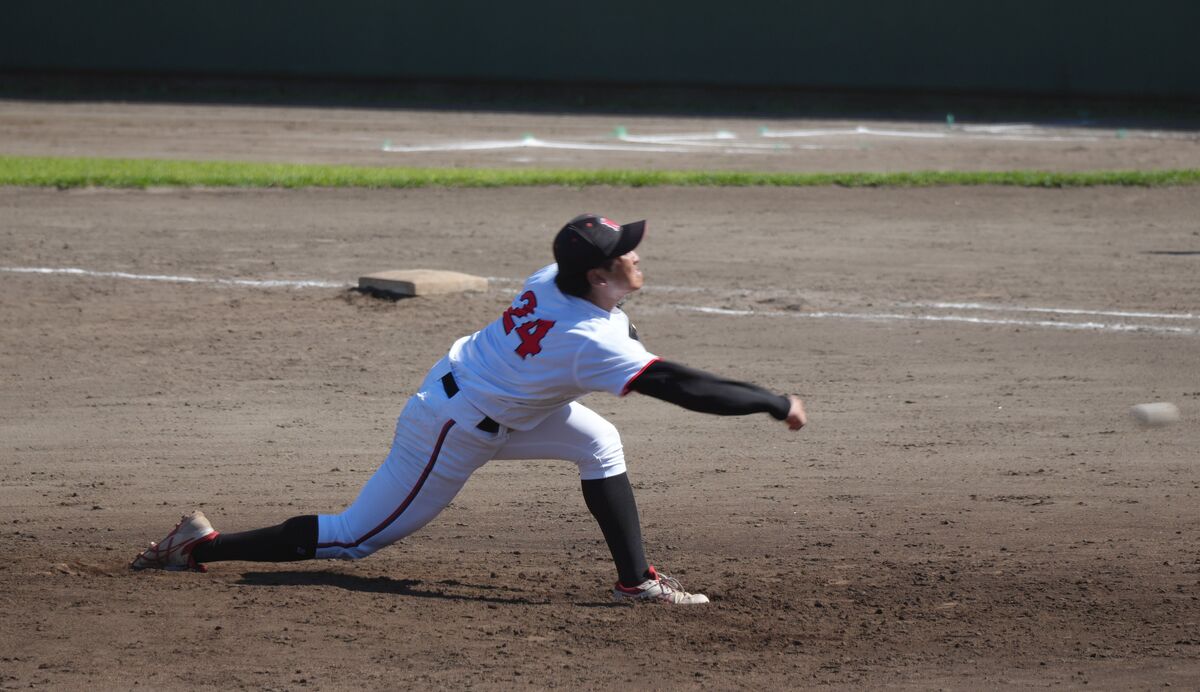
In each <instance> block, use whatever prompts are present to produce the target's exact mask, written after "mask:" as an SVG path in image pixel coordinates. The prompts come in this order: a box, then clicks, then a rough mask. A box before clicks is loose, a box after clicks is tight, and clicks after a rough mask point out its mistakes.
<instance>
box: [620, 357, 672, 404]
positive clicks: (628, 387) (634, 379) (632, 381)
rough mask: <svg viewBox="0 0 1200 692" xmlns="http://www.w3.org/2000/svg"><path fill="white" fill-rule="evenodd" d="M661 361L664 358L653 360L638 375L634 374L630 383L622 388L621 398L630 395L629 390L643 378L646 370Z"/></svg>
mask: <svg viewBox="0 0 1200 692" xmlns="http://www.w3.org/2000/svg"><path fill="white" fill-rule="evenodd" d="M660 360H662V358H651V359H650V362H648V363H646V364H645V365H643V366H642V369H641V370H638V371H637V372H636V373H634V375H633V377H630V378H629V381H628V382H626V383H625V386H624V387H622V388H621V396H625V395H626V394H628V393H629V390H630V389H632V388H633V383H634V382H635V381H637V378H639V377H641V376H642V373H644V372H646V368H648V367H650V366H651V365H654V364H655V363H657V362H658V361H660Z"/></svg>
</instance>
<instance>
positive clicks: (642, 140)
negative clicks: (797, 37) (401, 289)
mask: <svg viewBox="0 0 1200 692" xmlns="http://www.w3.org/2000/svg"><path fill="white" fill-rule="evenodd" d="M610 136H611V135H610ZM757 136H758V138H760V139H775V140H779V139H806V138H807V139H811V138H820V137H841V138H845V137H867V138H871V137H890V138H902V139H915V140H955V141H970V140H989V141H1001V142H1003V141H1009V142H1098V141H1100V140H1101V139H1103V138H1102V137H1100V136H1097V135H1095V134H1092V133H1090V132H1089V133H1086V134H1085V133H1082V132H1079V131H1078V130H1075V131H1071V130H1065V131H1064V130H1063V129H1062V128H1058V129H1053V128H1050V127H1044V126H1037V125H1033V124H1030V123H1013V124H984V125H961V124H960V125H952V126H947V127H945V128H944V129H942V130H933V129H912V130H897V129H890V128H882V127H868V126H865V125H858V126H855V127H848V128H809V129H792V130H775V129H771V128H769V127H761V128H759V129H758V133H757ZM1114 136H1116V137H1120V138H1152V139H1153V138H1169V137H1175V136H1176V135H1174V134H1172V133H1165V132H1158V131H1130V130H1125V129H1121V130H1116V131H1115V133H1114ZM616 140H617V142H619V143H605V142H597V141H595V138H585V139H584V140H545V139H540V138H538V137H535V136H533V135H526V136H524V137H522V138H520V139H511V140H477V141H469V140H468V141H457V142H447V143H443V144H418V145H412V146H397V145H393V144H392V143H391V141H390V140H387V141H385V142H384V144H383V149H382V150H383V151H385V152H392V153H408V154H411V153H429V152H445V151H487V150H501V149H530V148H532V149H565V150H577V151H621V152H643V153H654V154H664V153H688V152H695V151H699V150H703V149H706V148H707V149H710V150H711V149H717V150H719V151H721V152H723V153H727V154H753V153H762V152H771V151H782V150H793V149H803V150H812V149H841V148H845V147H837V146H823V145H814V144H807V145H788V144H782V143H779V142H775V143H772V144H762V143H754V142H748V141H746V138H744V137H742V136H740V135H738V134H737V133H736V132H731V131H729V130H717V131H715V132H711V131H710V132H688V133H673V134H659V135H633V134H629V133H628V132H627V131H625V129H624V128H618V130H617V134H616Z"/></svg>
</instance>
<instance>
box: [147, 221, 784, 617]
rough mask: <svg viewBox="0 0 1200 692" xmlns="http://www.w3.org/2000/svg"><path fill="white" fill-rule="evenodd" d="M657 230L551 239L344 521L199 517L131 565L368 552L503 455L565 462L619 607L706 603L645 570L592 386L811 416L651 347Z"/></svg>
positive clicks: (410, 416) (433, 378)
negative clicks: (608, 564)
mask: <svg viewBox="0 0 1200 692" xmlns="http://www.w3.org/2000/svg"><path fill="white" fill-rule="evenodd" d="M645 230H646V222H645V221H637V222H634V223H630V224H626V225H623V226H622V225H619V224H617V223H614V222H613V221H610V220H608V219H607V218H604V217H601V216H596V215H592V214H584V215H581V216H577V217H576V218H574V219H572V220H571V221H570V222H568V223H567V224H566V225H565V226H564V227H563V228H562V230H560V231H559V232H558V234H557V235H556V236H555V238H554V246H553V247H554V259H555V263H554V264H551V265H549V266H546V267H543V268H542V269H539V270H538V271H537V272H535V273H534V274H533V275H532V276H530V277H529V278H528V279H527V280H526V282H525V284H524V286H523V287H522V288H521V290H520V292H519V293H518V294H517V297H516V299H515V300H513V302H512V304H511V306H510V307H509V308H508V309H507V310H505V311H504V313H503V314H502V315H500V316H499V317H498V318H497V319H496V320H495V321H494V322H492V323H491V324H489V325H487V326H486V327H484V328H483V329H481V330H479V331H477V332H475V333H474V334H471V335H470V336H466V337H463V338H461V339H459V340H458V341H456V342H455V343H454V345H453V346H452V347H451V348H450V351H449V353H448V354H447V355H446V356H445V357H443V358H442V359H441V360H439V361H438V362H437V363H436V364H435V365H434V366H433V368H432V369H431V370H430V371H429V374H428V375H427V376H426V377H425V380H424V382H422V383H421V386H420V388H419V389H418V390H417V392H416V394H414V395H413V396H412V397H411V398H410V399H409V400H408V403H407V404H406V405H405V407H404V410H403V411H402V412H401V414H400V418H399V420H398V421H397V423H396V434H395V439H394V441H393V443H392V448H391V452H390V453H389V454H388V456H387V459H386V460H385V461H384V462H383V464H382V465H381V466H380V468H379V469H378V470H377V471H376V472H375V474H374V475H373V476H372V477H371V478H370V479H369V480H368V481H367V483H366V485H365V486H364V487H363V488H362V490H361V491H360V492H359V495H358V498H357V499H355V501H354V502H353V503H352V504H351V505H350V506H349V507H347V508H346V509H344V510H343V511H342V512H341V513H339V514H322V515H305V516H297V517H292V518H291V519H288V520H287V521H285V522H283V523H282V524H279V525H277V526H271V527H268V528H262V529H257V530H254V531H246V532H242V533H234V534H224V535H222V534H220V533H218V532H217V531H216V530H214V529H213V527H212V525H211V524H210V523H209V521H208V519H207V518H206V517H205V516H204V515H203V514H202V513H200V512H193V513H192V514H190V515H187V516H184V517H183V518H182V519H181V520H180V522H179V524H178V525H176V526H175V528H174V530H172V531H171V533H169V534H167V536H166V538H164V539H163V540H161V541H159V542H158V543H151V544H150V547H149V548H148V549H147V550H145V551H144V552H142V553H141V554H139V555H138V556H137V557H136V558H134V560H133V562H132V564H131V565H130V566H131V567H132V568H133V569H135V570H141V569H147V568H157V569H167V570H188V569H190V570H198V571H206V568H205V567H204V565H205V564H206V563H209V562H217V561H221V560H248V561H257V562H284V561H291V560H308V559H314V558H340V559H358V558H362V557H366V556H367V555H370V554H371V553H373V552H375V551H376V550H379V549H380V548H383V547H384V546H388V545H391V544H392V543H395V542H396V541H399V540H400V539H402V538H404V537H405V536H408V535H409V534H411V533H413V532H414V531H416V530H417V529H419V528H421V527H422V526H424V525H425V524H427V523H428V522H429V521H430V520H432V519H433V518H434V517H436V516H437V515H438V513H439V512H441V511H442V509H443V508H445V507H446V505H447V504H449V503H450V501H451V500H452V499H453V498H454V496H455V494H456V493H457V492H458V491H459V489H460V488H462V487H463V484H464V483H466V481H467V478H469V477H470V476H471V473H472V472H474V471H475V470H476V469H478V468H479V467H481V466H483V465H484V464H486V463H487V462H488V461H489V460H491V459H563V460H567V461H571V462H574V463H575V464H576V465H577V466H578V467H579V476H580V479H581V484H582V487H583V497H584V500H585V502H586V504H587V507H588V510H589V511H590V512H591V513H592V515H593V516H594V517H595V518H596V521H597V523H599V525H600V530H601V532H602V533H603V535H604V539H605V541H606V543H607V544H608V548H609V551H610V552H611V553H612V557H613V561H614V562H615V563H616V568H617V579H618V581H617V582H616V585H615V586H614V587H613V592H612V594H613V598H614V599H616V600H635V601H643V600H644V601H655V602H664V603H675V604H693V603H707V602H708V598H707V597H705V596H704V595H703V594H693V593H688V592H687V591H685V590H684V589H683V588H682V587H681V586H680V584H679V582H678V581H676V580H675V579H672V578H671V577H668V576H667V575H665V574H662V573H659V572H658V571H657V570H656V569H655V568H654V567H653V566H651V565H650V564H649V563H648V562H647V561H646V556H645V554H644V552H643V547H642V535H641V526H640V523H639V520H638V511H637V504H636V502H635V501H634V497H633V488H632V487H631V486H630V484H629V476H628V474H627V473H626V470H625V455H624V451H623V449H622V446H621V438H620V435H619V434H618V433H617V430H616V428H615V427H613V425H612V424H611V423H609V422H608V421H606V420H605V419H604V418H602V417H601V416H600V415H599V414H597V413H595V412H594V411H592V410H591V409H589V408H587V407H586V406H584V405H583V404H580V403H579V402H578V401H577V399H579V398H580V397H582V396H583V395H585V394H587V393H588V392H601V391H603V392H609V393H611V394H614V395H616V396H625V395H626V394H628V393H629V392H637V393H639V394H644V395H647V396H651V397H655V398H658V399H662V400H664V401H668V402H671V403H673V404H677V405H679V406H682V407H685V408H688V409H691V410H693V411H701V412H705V413H712V414H717V415H725V416H738V415H746V414H751V413H768V414H770V415H771V416H773V417H775V418H776V419H778V420H780V421H783V422H784V423H785V424H786V425H787V427H788V428H789V429H790V430H799V429H800V428H802V427H803V426H804V424H805V423H806V420H807V419H806V414H805V411H804V405H803V403H802V402H801V400H800V399H799V398H798V397H796V396H784V395H779V394H774V393H771V392H769V391H767V390H765V389H763V388H761V387H758V386H755V385H752V384H747V383H744V382H737V381H733V380H728V379H723V378H720V377H717V376H715V375H711V374H709V373H706V372H702V371H699V370H695V369H692V368H688V367H686V366H683V365H680V364H678V363H673V362H671V361H667V360H662V359H660V358H658V357H657V356H655V355H653V354H651V353H650V352H649V351H647V350H646V349H645V347H644V346H643V345H642V344H641V342H640V341H639V340H638V335H637V332H636V330H635V329H634V328H633V325H632V324H630V322H629V318H628V317H626V315H625V313H624V312H623V311H622V310H621V309H620V308H619V307H618V304H619V303H620V302H621V301H622V299H624V298H625V297H626V296H628V295H629V294H631V293H633V292H634V291H637V290H638V289H639V288H641V287H642V283H643V277H642V272H641V269H640V268H639V266H638V264H639V258H638V255H637V252H636V251H635V248H636V247H637V246H638V244H639V243H640V242H641V240H642V237H643V235H644V234H645Z"/></svg>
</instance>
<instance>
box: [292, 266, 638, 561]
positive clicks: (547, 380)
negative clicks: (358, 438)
mask: <svg viewBox="0 0 1200 692" xmlns="http://www.w3.org/2000/svg"><path fill="white" fill-rule="evenodd" d="M557 272H558V267H557V265H555V264H551V265H549V266H547V267H544V268H542V269H540V270H538V271H537V272H535V273H534V274H533V275H532V276H530V277H529V278H528V279H527V280H526V282H525V285H524V287H523V288H522V290H521V292H520V293H519V294H518V296H517V298H516V299H515V300H514V301H513V303H512V306H511V307H510V308H509V309H508V310H506V311H505V312H504V314H503V315H501V316H500V318H498V319H497V320H496V321H495V322H492V323H491V324H489V325H488V326H486V327H484V328H483V329H481V330H479V331H478V332H476V333H474V334H472V335H470V336H466V337H463V338H461V339H459V340H458V341H457V342H455V343H454V345H453V346H452V347H451V348H450V352H449V354H448V355H447V356H446V357H445V358H442V359H441V360H440V361H438V363H437V364H436V365H434V366H433V368H432V369H431V370H430V371H429V374H428V375H427V376H426V378H425V381H424V382H422V384H421V387H420V389H419V390H418V391H417V393H416V394H415V395H413V396H412V397H411V398H410V399H409V400H408V403H407V405H406V406H405V407H404V410H403V412H401V414H400V418H399V420H398V421H397V422H396V436H395V439H394V441H393V443H392V449H391V452H390V453H389V454H388V456H387V460H386V461H384V463H383V465H382V466H380V468H379V469H378V470H377V471H376V472H375V474H374V475H373V476H372V477H371V479H370V480H368V481H367V483H366V485H365V486H364V487H363V489H362V491H361V492H360V493H359V496H358V498H357V499H356V500H355V501H354V503H353V504H351V505H350V506H349V507H347V508H346V509H345V510H344V511H342V512H341V513H340V514H330V515H325V514H322V515H319V517H318V522H319V523H318V526H319V534H318V543H317V553H316V557H319V558H346V559H354V558H361V557H364V556H366V555H370V554H371V553H373V552H375V551H376V550H378V549H380V548H382V547H384V546H387V545H390V544H392V543H395V542H396V541H398V540H400V539H402V538H404V537H405V536H407V535H409V534H411V533H413V532H414V531H416V530H417V529H419V528H421V527H422V526H424V525H425V524H426V523H428V522H429V521H430V520H432V519H433V518H434V517H435V516H437V515H438V513H439V512H441V511H442V509H443V508H445V507H446V505H447V504H449V503H450V501H451V500H452V499H454V496H455V495H456V494H457V493H458V491H459V489H460V488H462V486H463V484H464V483H466V481H467V478H469V477H470V475H471V474H472V473H473V472H474V471H475V470H476V469H478V468H479V467H481V466H483V465H484V464H486V463H487V462H488V461H489V460H491V459H563V460H567V461H572V462H574V463H575V464H577V465H578V466H579V472H580V477H581V478H582V479H584V480H593V479H599V478H608V477H610V476H615V475H618V474H621V473H624V472H625V455H624V451H623V449H622V447H621V438H620V435H619V434H618V433H617V430H616V428H615V427H614V426H613V425H612V424H611V423H609V422H608V421H606V420H605V419H604V418H603V417H601V416H600V415H599V414H597V413H595V412H594V411H592V410H591V409H589V408H587V407H586V406H583V405H582V404H580V403H578V402H577V401H576V399H578V398H580V397H582V396H583V395H585V394H587V393H588V392H594V391H607V392H610V393H612V394H615V395H618V396H621V395H624V394H625V393H626V392H627V391H628V388H629V384H630V383H631V382H632V381H633V380H634V379H636V378H637V376H638V375H639V374H640V373H641V372H642V371H643V370H645V369H646V368H647V367H648V366H649V365H650V364H651V363H653V362H654V361H656V360H658V358H657V357H656V356H654V355H653V354H651V353H649V352H648V351H646V349H645V348H644V347H643V346H642V344H641V343H640V342H639V341H637V340H636V339H635V338H633V337H632V335H631V334H632V332H631V330H630V326H629V318H628V317H626V315H625V313H624V312H622V311H621V310H620V308H614V309H613V310H612V311H611V312H609V311H605V310H604V309H602V308H600V307H597V306H596V305H595V304H593V303H591V302H590V301H587V300H584V299H583V298H577V297H575V296H570V295H566V294H564V293H563V292H562V291H560V290H559V289H558V287H557V286H556V285H555V283H554V277H555V276H556V275H557ZM447 376H449V377H447Z"/></svg>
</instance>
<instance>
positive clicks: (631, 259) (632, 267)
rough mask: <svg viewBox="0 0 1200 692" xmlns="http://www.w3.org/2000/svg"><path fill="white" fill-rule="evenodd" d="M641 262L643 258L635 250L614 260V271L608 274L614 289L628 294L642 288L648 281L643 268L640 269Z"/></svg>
mask: <svg viewBox="0 0 1200 692" xmlns="http://www.w3.org/2000/svg"><path fill="white" fill-rule="evenodd" d="M639 262H641V258H640V257H638V254H637V252H636V251H635V250H630V251H629V252H627V253H625V254H624V255H621V256H620V257H618V258H616V259H615V260H613V265H612V270H611V271H609V272H607V273H608V274H609V281H610V282H611V283H612V285H613V288H617V289H620V290H621V291H622V292H623V293H626V294H628V293H633V292H634V291H636V290H638V289H639V288H641V287H642V284H644V283H645V282H646V280H645V278H644V277H643V276H642V270H641V268H640V267H638V263H639Z"/></svg>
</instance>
